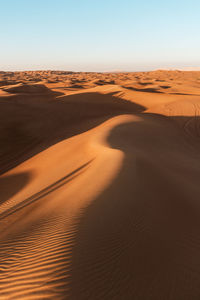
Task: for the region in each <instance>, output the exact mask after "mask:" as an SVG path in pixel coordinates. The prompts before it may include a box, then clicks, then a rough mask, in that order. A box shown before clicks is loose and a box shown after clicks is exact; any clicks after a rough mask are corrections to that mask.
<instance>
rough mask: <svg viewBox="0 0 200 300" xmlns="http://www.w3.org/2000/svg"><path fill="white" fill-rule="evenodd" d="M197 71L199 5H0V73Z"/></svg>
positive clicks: (125, 0)
mask: <svg viewBox="0 0 200 300" xmlns="http://www.w3.org/2000/svg"><path fill="white" fill-rule="evenodd" d="M182 67H183V68H184V67H200V0H187V1H186V0H168V1H164V0H163V1H162V0H0V70H24V69H26V70H30V69H32V70H33V69H62V70H77V71H78V70H80V71H84V70H85V71H111V70H123V71H126V70H127V71H137V70H149V69H156V68H182Z"/></svg>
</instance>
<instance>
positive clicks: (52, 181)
mask: <svg viewBox="0 0 200 300" xmlns="http://www.w3.org/2000/svg"><path fill="white" fill-rule="evenodd" d="M199 83H200V72H179V71H174V72H169V71H155V72H148V73H126V74H125V73H124V74H94V73H78V74H77V73H70V72H69V73H67V72H51V71H42V72H22V73H2V74H0V108H1V109H0V136H1V139H0V168H1V176H0V230H1V231H0V246H1V247H0V299H33V300H35V299H78V300H79V299H92V300H93V299H134V300H140V299H141V300H164V299H166V300H179V299H180V300H199V299H200V249H199V247H200V239H199V236H200V202H199V198H200V197H199V195H200V185H199V178H200V151H199V150H200V141H199V134H200V125H199V124H200V123H199V109H200V104H199V103H200V89H199Z"/></svg>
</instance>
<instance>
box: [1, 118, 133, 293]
mask: <svg viewBox="0 0 200 300" xmlns="http://www.w3.org/2000/svg"><path fill="white" fill-rule="evenodd" d="M132 119H133V117H131V116H123V117H116V118H113V119H112V120H109V121H107V122H105V123H104V124H102V125H101V126H99V127H97V128H95V129H93V130H91V131H89V132H87V133H84V134H81V135H78V136H76V137H74V138H71V139H68V140H66V141H63V142H60V143H58V144H56V145H54V146H52V147H51V148H49V149H47V150H45V151H43V152H41V153H40V154H38V155H37V156H35V157H33V158H31V159H29V160H28V161H26V162H24V163H23V164H21V165H19V166H18V167H16V168H15V169H13V170H12V171H9V172H7V173H6V174H4V175H3V176H2V177H1V178H2V180H4V181H3V185H4V190H5V192H6V191H7V190H9V189H11V188H13V187H14V185H15V182H16V179H17V176H18V177H19V180H20V179H21V180H22V181H24V178H26V176H27V179H26V181H27V182H26V184H25V185H24V186H22V187H21V190H19V191H17V190H16V194H15V195H13V196H12V197H10V198H9V199H7V200H6V195H3V197H4V198H5V200H4V202H3V203H2V204H1V206H0V220H1V221H0V222H1V228H2V229H3V230H2V233H1V241H2V242H1V267H0V269H1V278H0V281H1V295H2V297H4V298H2V299H37V298H39V299H41V298H42V299H45V297H46V298H47V299H49V298H51V297H56V298H57V297H58V298H59V295H60V297H61V295H62V294H63V293H64V294H65V296H66V295H67V290H68V285H69V282H70V279H69V278H68V277H69V274H68V273H69V271H70V267H71V266H70V265H71V251H72V247H73V241H74V237H75V235H76V227H77V224H78V219H79V218H80V215H81V214H82V213H83V211H84V208H85V207H87V206H88V205H89V203H90V202H91V201H93V200H94V199H95V198H96V197H97V195H98V194H100V193H101V192H102V190H104V189H105V188H106V186H107V185H109V184H110V182H112V180H113V178H114V177H115V176H116V174H117V173H118V172H119V170H120V166H121V164H122V161H123V153H122V152H121V151H120V150H115V149H111V148H110V147H109V145H108V144H107V143H106V136H107V135H108V134H109V131H110V130H111V129H112V128H113V127H114V126H116V125H117V124H120V123H123V122H130V120H132ZM80 149H81V150H80ZM65 157H67V159H65ZM102 166H103V170H102ZM49 170H54V172H49ZM17 184H18V185H19V182H17ZM6 185H7V186H6ZM12 185H13V186H12ZM5 194H6V193H5ZM7 224H9V227H8V226H7ZM15 224H17V226H16V225H15Z"/></svg>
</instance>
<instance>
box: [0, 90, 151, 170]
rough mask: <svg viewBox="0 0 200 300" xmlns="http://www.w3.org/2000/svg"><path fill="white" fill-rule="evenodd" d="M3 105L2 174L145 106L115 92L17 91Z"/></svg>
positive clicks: (1, 101) (0, 124) (3, 99)
mask: <svg viewBox="0 0 200 300" xmlns="http://www.w3.org/2000/svg"><path fill="white" fill-rule="evenodd" d="M0 106H1V110H0V120H1V122H0V136H1V138H0V145H1V151H0V174H2V173H4V172H6V171H7V170H9V169H10V168H12V167H14V166H16V165H18V164H19V163H21V162H23V161H24V160H26V159H28V158H30V157H32V156H33V155H35V154H37V153H39V152H40V151H42V150H45V149H46V148H48V147H50V146H52V145H53V144H55V143H58V142H60V141H62V140H63V139H67V138H70V137H72V136H74V135H77V134H80V133H83V132H85V131H87V130H89V129H92V128H94V127H95V126H98V125H100V124H101V123H103V122H104V121H106V120H107V119H109V118H111V117H114V116H116V115H119V114H127V113H139V112H142V111H144V110H145V107H143V106H141V105H139V104H135V103H133V102H130V101H126V100H122V99H120V97H118V96H117V95H116V94H115V93H109V94H100V93H79V94H74V95H68V96H61V97H56V96H55V95H53V94H52V95H45V94H44V95H42V96H41V95H31V96H30V95H28V94H27V95H26V94H23V95H14V96H11V97H9V99H8V98H6V97H1V98H0ZM13 132H15V133H16V134H13ZM5 133H6V135H5ZM7 133H8V134H7Z"/></svg>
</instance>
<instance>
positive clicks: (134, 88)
mask: <svg viewBox="0 0 200 300" xmlns="http://www.w3.org/2000/svg"><path fill="white" fill-rule="evenodd" d="M122 87H123V88H125V89H128V90H132V91H136V92H144V93H157V94H162V92H161V91H158V90H157V89H155V88H142V89H140V88H136V87H132V86H122Z"/></svg>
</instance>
